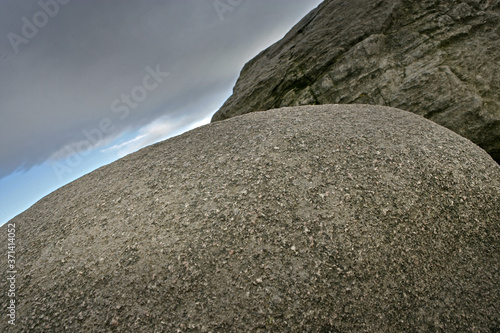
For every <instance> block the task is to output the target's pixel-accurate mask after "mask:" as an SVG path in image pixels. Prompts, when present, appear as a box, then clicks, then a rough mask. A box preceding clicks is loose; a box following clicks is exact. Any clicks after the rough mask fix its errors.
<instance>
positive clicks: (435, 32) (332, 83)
mask: <svg viewBox="0 0 500 333" xmlns="http://www.w3.org/2000/svg"><path fill="white" fill-rule="evenodd" d="M329 103H331V104H333V103H339V104H351V103H355V104H360V103H361V104H377V105H386V106H393V107H398V108H401V109H404V110H407V111H411V112H414V113H416V114H419V115H422V116H424V117H426V118H428V119H430V120H432V121H434V122H436V123H438V124H441V125H443V126H445V127H447V128H449V129H451V130H453V131H454V132H456V133H459V134H460V135H462V136H464V137H466V138H468V139H470V140H471V141H473V142H474V143H476V144H478V145H479V146H481V147H482V148H484V149H485V150H486V151H487V152H488V153H489V154H490V155H491V156H492V157H493V158H494V159H496V160H497V161H500V1H499V0H488V1H486V0H464V1H452V0H447V1H439V0H438V1H435V0H432V1H420V0H419V1H416V0H412V1H409V0H406V1H405V0H348V1H345V0H327V1H325V2H323V3H322V4H321V5H320V6H319V7H318V8H316V9H315V10H313V11H312V12H311V13H309V14H308V15H307V16H306V17H304V18H303V19H302V20H301V21H300V22H299V23H298V24H297V25H296V26H295V27H294V28H293V29H292V30H291V31H290V32H289V33H288V34H287V35H286V36H285V37H284V38H283V39H282V40H281V41H279V42H277V43H276V44H274V45H272V46H271V47H269V48H268V49H266V50H265V51H263V52H261V53H260V54H259V55H258V56H257V57H255V58H254V59H252V60H251V61H250V62H249V63H247V64H246V65H245V67H244V68H243V70H242V71H241V75H240V77H239V79H238V81H237V83H236V85H235V87H234V91H233V95H232V96H231V97H230V98H229V99H228V100H227V101H226V103H225V104H224V105H223V106H222V107H221V109H220V110H219V111H218V112H217V113H216V114H215V115H214V117H213V121H217V120H223V119H226V118H230V117H233V116H236V115H240V114H244V113H248V112H252V111H258V110H267V109H271V108H276V107H283V106H294V105H305V104H329Z"/></svg>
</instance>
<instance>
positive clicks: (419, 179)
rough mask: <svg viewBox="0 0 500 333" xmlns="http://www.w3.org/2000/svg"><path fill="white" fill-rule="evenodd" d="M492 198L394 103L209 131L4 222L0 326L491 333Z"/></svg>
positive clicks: (262, 118)
mask: <svg viewBox="0 0 500 333" xmlns="http://www.w3.org/2000/svg"><path fill="white" fill-rule="evenodd" d="M499 191H500V166H499V165H498V164H496V163H495V162H494V161H493V160H492V159H491V158H490V156H488V155H487V154H486V153H485V152H484V151H483V150H482V149H480V148H479V147H477V146H476V145H474V144H473V143H471V142H470V141H469V140H467V139H465V138H463V137H461V136H459V135H457V134H455V133H453V132H452V131H449V130H447V129H445V128H444V127H441V126H439V125H437V124H435V123H433V122H431V121H428V120H426V119H424V118H423V117H420V116H417V115H415V114H412V113H408V112H405V111H401V110H397V109H392V108H386V107H381V106H366V105H337V106H332V105H323V106H304V107H293V108H285V109H282V110H273V111H268V112H255V113H251V114H248V115H244V116H241V117H235V118H232V119H229V120H226V121H221V122H216V123H213V124H209V125H207V126H204V127H201V128H198V129H195V130H193V131H190V132H188V133H185V134H183V135H181V136H178V137H175V138H172V139H169V140H167V141H164V142H162V143H158V144H155V145H152V146H150V147H147V148H144V149H142V150H140V151H138V152H136V153H134V154H131V155H129V156H126V157H124V158H123V159H120V160H118V161H116V162H114V163H112V164H110V165H107V166H104V167H102V168H100V169H98V170H96V171H94V172H92V173H90V174H88V175H86V176H84V177H82V178H80V179H78V180H76V181H74V182H72V183H70V184H68V185H67V186H64V187H63V188H61V189H59V190H57V191H55V192H53V193H51V194H50V195H48V196H46V197H45V198H43V199H42V200H40V201H39V202H38V203H36V204H35V205H34V206H33V207H31V208H30V209H28V210H27V211H26V212H24V213H22V214H21V215H19V216H17V217H16V218H14V219H13V220H12V221H11V223H15V224H16V230H17V232H16V237H17V249H16V251H17V271H18V273H17V301H18V304H17V316H18V318H17V324H16V326H15V327H10V326H9V325H8V324H7V320H6V316H2V317H3V318H2V320H0V331H2V332H11V331H12V332H16V331H17V332H60V331H66V332H105V331H119V332H154V331H157V332H194V331H196V332H270V331H275V332H414V331H419V332H434V331H443V332H498V329H499V328H500V308H499V307H498V304H500V285H499V284H498V281H499V280H500V272H499V269H500V267H499V265H500V251H499V250H500V249H499V246H500V245H499V244H500V226H499V220H500V196H499ZM0 237H1V244H7V241H6V237H7V225H4V226H2V227H0ZM6 251H7V247H6V246H1V247H0V263H1V265H2V267H4V268H5V267H6V260H7V255H6ZM1 274H2V276H1V277H2V278H1V280H0V289H1V290H3V291H5V290H7V287H8V286H7V281H6V279H5V269H2V273H1ZM1 299H2V311H3V312H4V313H6V311H7V310H6V308H5V307H6V304H7V301H8V298H7V295H6V293H5V292H2V296H1Z"/></svg>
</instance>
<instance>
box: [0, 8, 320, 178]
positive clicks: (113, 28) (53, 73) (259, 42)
mask: <svg viewBox="0 0 500 333" xmlns="http://www.w3.org/2000/svg"><path fill="white" fill-rule="evenodd" d="M319 2H320V1H319V0H315V1H302V0H295V1H279V0H258V1H256V0H238V1H237V0H232V1H229V0H215V1H212V0H207V1H199V0H190V1H186V0H177V1H159V0H157V1H135V0H134V1H132V0H121V1H97V0H95V1H78V0H72V1H68V0H64V1H63V0H59V2H56V0H41V1H38V2H36V1H31V2H29V1H18V0H4V1H2V2H1V4H0V37H1V39H0V40H1V42H0V77H1V81H0V177H1V176H4V175H6V174H8V173H10V172H12V171H14V170H15V169H19V168H20V169H28V168H30V167H31V166H33V165H36V164H38V163H42V162H43V161H45V160H47V159H48V158H50V156H52V155H53V154H55V153H56V152H57V151H60V150H61V149H62V148H63V147H65V146H66V145H70V144H73V143H76V142H79V141H81V140H83V139H85V136H84V134H83V133H84V131H85V130H87V131H89V130H92V129H95V128H99V124H100V122H101V121H102V119H105V118H108V119H110V120H111V122H112V128H113V130H112V131H110V132H109V133H107V136H108V138H112V137H116V136H117V135H119V134H120V133H121V132H123V131H124V130H125V129H129V130H130V129H131V130H138V129H140V128H141V127H142V126H145V125H147V124H149V123H151V122H153V121H154V120H155V119H157V118H159V117H162V116H166V115H167V116H169V117H171V118H172V119H175V118H179V117H186V114H183V113H185V112H186V107H185V106H186V104H188V103H191V104H196V101H200V103H202V101H203V100H204V99H206V98H207V96H208V95H210V94H217V93H222V92H224V91H227V89H228V88H230V87H231V86H232V85H233V84H234V80H235V79H236V77H237V75H238V72H239V71H240V69H241V67H242V66H243V64H244V63H245V62H246V61H248V60H249V59H250V58H251V57H252V56H254V55H255V54H257V53H258V52H259V51H261V50H262V49H263V48H264V47H266V46H268V45H269V44H270V43H271V42H273V41H275V40H277V39H279V38H280V37H281V36H283V34H284V33H285V32H286V31H287V30H288V29H289V28H290V27H291V26H292V25H293V24H294V23H295V22H297V21H298V20H299V19H300V18H301V17H302V16H303V15H305V14H306V13H307V12H308V11H309V10H310V9H312V8H313V7H315V6H316V5H317V4H318V3H319ZM65 3H67V4H65ZM42 7H45V9H42ZM56 7H57V8H56ZM40 13H42V14H40ZM44 13H45V14H44ZM30 24H31V25H33V26H34V27H35V29H32V28H33V27H30ZM37 26H38V27H37ZM30 29H31V30H30ZM35 30H36V31H35ZM151 70H153V71H157V72H158V71H159V72H161V73H168V76H167V75H163V76H161V75H160V77H161V78H162V80H161V82H159V81H158V80H156V81H155V77H154V75H152V74H151ZM148 75H149V76H150V77H149V78H147V76H148ZM145 84H146V86H144V85H145ZM153 86H154V88H153ZM141 87H142V88H141ZM146 88H147V89H146ZM134 89H135V90H134ZM132 92H135V96H136V97H137V96H139V97H140V102H139V101H137V100H135V101H134V100H133V101H132V102H133V103H134V104H137V105H136V106H135V107H131V106H130V105H129V104H127V102H126V101H125V100H124V96H127V95H129V96H130V94H131V93H132ZM144 92H145V93H146V95H144ZM129 98H130V97H129ZM117 100H118V102H117ZM135 102H137V103H135ZM113 103H114V104H113ZM124 103H125V104H124ZM113 105H114V107H113ZM124 105H127V106H128V107H129V112H128V114H127V116H126V117H121V118H120V116H123V113H120V112H113V111H116V109H117V108H118V107H120V106H121V107H122V110H123V106H124ZM199 108H200V105H198V108H197V109H199ZM208 111H216V110H208Z"/></svg>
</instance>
